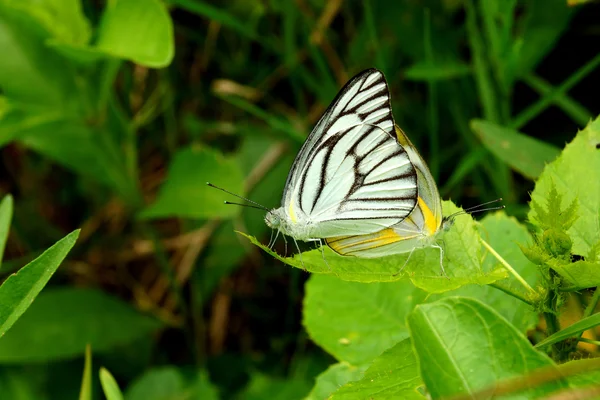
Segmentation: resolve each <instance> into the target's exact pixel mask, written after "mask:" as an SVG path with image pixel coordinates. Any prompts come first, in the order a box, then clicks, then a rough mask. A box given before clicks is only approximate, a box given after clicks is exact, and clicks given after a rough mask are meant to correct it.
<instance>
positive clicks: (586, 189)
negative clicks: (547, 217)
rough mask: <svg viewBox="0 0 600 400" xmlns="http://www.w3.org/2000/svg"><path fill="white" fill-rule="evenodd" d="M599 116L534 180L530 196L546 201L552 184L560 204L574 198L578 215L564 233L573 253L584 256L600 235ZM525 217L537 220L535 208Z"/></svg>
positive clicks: (569, 201) (540, 202)
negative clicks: (569, 239)
mask: <svg viewBox="0 0 600 400" xmlns="http://www.w3.org/2000/svg"><path fill="white" fill-rule="evenodd" d="M598 143H600V118H599V119H596V120H595V121H593V122H591V123H590V124H588V126H587V127H586V128H585V129H584V130H583V131H580V132H579V133H578V134H577V136H576V137H575V139H574V140H573V141H572V142H571V143H569V144H568V145H567V146H566V147H565V149H564V150H563V152H562V153H561V155H560V156H559V157H558V158H557V159H556V160H555V161H554V162H552V163H551V164H548V165H547V166H546V168H545V169H544V172H543V173H542V175H541V176H540V178H539V180H538V181H537V182H536V185H535V189H534V191H533V193H532V194H531V199H532V201H533V202H535V203H537V204H546V202H547V195H548V193H550V190H551V187H552V186H553V185H554V186H555V187H556V190H557V192H558V194H559V195H560V197H561V198H562V204H563V207H564V205H570V204H572V203H573V201H575V200H577V203H578V204H579V207H578V212H577V214H578V216H579V218H577V219H576V220H575V221H574V223H573V225H572V226H571V227H570V228H569V230H568V231H567V233H568V234H569V236H570V237H571V239H572V240H573V250H572V252H573V253H574V254H578V255H582V256H585V255H587V254H589V252H590V250H591V248H592V247H593V245H594V244H595V243H596V242H597V241H598V238H599V237H600V219H599V218H600V217H599V216H600V213H599V211H600V151H599V150H598V149H597V148H596V144H598ZM529 219H530V220H536V219H538V213H537V211H536V209H532V210H531V211H530V212H529Z"/></svg>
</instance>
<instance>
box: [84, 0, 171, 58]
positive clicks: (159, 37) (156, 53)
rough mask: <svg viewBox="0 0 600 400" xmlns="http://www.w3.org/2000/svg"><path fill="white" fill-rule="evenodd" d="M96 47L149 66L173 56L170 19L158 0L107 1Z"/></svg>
mask: <svg viewBox="0 0 600 400" xmlns="http://www.w3.org/2000/svg"><path fill="white" fill-rule="evenodd" d="M96 46H97V48H98V49H99V50H101V51H104V52H106V53H107V54H111V55H113V56H115V57H119V58H124V59H127V60H131V61H133V62H135V63H137V64H140V65H145V66H147V67H152V68H163V67H166V66H168V65H169V64H170V63H171V61H172V60H173V56H174V53H175V43H174V39H173V22H172V21H171V17H170V16H169V13H168V11H167V9H166V7H165V5H164V4H163V3H162V2H161V1H158V0H146V1H143V2H140V1H138V0H115V1H111V2H109V3H108V4H107V6H106V10H105V11H104V15H103V16H102V23H101V25H100V30H99V32H98V41H97V44H96Z"/></svg>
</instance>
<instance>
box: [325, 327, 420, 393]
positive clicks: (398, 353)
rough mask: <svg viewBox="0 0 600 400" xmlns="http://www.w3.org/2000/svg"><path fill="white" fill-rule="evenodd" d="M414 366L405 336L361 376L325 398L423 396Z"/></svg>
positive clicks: (414, 359) (412, 355) (413, 357)
mask: <svg viewBox="0 0 600 400" xmlns="http://www.w3.org/2000/svg"><path fill="white" fill-rule="evenodd" d="M418 368H419V366H418V365H417V358H416V357H415V353H414V350H413V348H412V344H411V342H410V339H408V338H406V339H404V340H403V341H401V342H400V343H398V344H397V345H395V346H394V347H392V348H391V349H389V350H387V351H386V352H384V353H383V354H382V355H381V356H379V357H377V358H376V359H375V360H374V361H373V363H372V364H371V365H370V366H369V369H367V371H366V372H365V374H364V376H363V378H362V379H360V380H358V381H354V382H349V383H347V384H345V385H344V386H342V387H341V388H340V389H339V390H338V391H336V392H335V393H333V394H332V395H331V397H329V399H332V400H336V399H339V400H342V399H343V400H353V399H356V400H359V399H374V398H377V399H380V400H384V399H390V400H391V399H406V400H411V399H415V400H419V399H426V398H427V397H425V396H424V395H422V394H420V393H419V392H418V390H417V389H418V388H419V387H421V386H423V381H422V380H421V377H420V376H419V369H418Z"/></svg>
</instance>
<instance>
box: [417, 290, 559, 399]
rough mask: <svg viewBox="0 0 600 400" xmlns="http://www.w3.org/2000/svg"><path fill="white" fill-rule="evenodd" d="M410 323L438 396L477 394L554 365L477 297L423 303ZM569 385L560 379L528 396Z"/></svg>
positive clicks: (429, 384)
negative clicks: (498, 382)
mask: <svg viewBox="0 0 600 400" xmlns="http://www.w3.org/2000/svg"><path fill="white" fill-rule="evenodd" d="M408 325H409V328H410V332H411V338H412V340H413V343H414V347H415V351H416V354H417V357H418V359H419V366H420V369H421V376H422V377H423V381H424V382H425V385H426V386H427V389H428V391H429V393H430V395H431V397H432V398H440V397H444V396H452V395H458V394H463V395H472V394H473V393H475V392H476V391H478V390H480V389H483V388H485V387H487V386H489V385H492V384H494V383H495V382H497V381H499V380H502V379H506V378H509V377H513V376H515V375H523V374H526V373H527V372H529V371H531V370H533V369H535V368H540V367H544V366H547V367H550V368H551V367H553V366H554V363H553V362H552V360H550V358H548V357H547V356H546V355H544V354H542V353H540V352H538V351H536V350H535V349H533V347H532V346H531V344H530V343H529V341H528V340H527V338H526V337H525V336H524V335H523V334H522V333H520V332H519V331H517V330H516V329H515V327H514V326H512V325H510V324H509V323H508V322H507V321H506V320H505V319H504V318H502V317H501V316H500V315H498V314H497V313H496V312H495V311H494V310H493V309H492V308H490V307H488V306H486V305H484V304H482V303H480V302H478V301H476V300H474V299H469V298H462V297H449V298H446V299H443V300H439V301H436V302H434V303H429V304H422V305H419V306H417V307H416V308H415V310H414V311H413V312H412V313H411V314H410V315H409V317H408ZM473 349H476V350H477V351H471V350H473ZM565 386H566V385H565V383H564V382H560V381H558V382H553V383H549V384H547V385H545V386H540V387H536V388H531V389H529V390H528V391H527V392H526V393H524V394H523V396H525V397H523V398H528V399H532V398H538V397H539V396H540V395H543V394H547V393H549V392H550V391H552V390H556V389H558V388H562V387H565Z"/></svg>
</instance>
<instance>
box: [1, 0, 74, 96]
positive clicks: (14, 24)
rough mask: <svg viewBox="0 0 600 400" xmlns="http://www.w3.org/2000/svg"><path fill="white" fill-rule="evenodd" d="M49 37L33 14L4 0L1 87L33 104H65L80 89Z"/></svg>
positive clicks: (2, 10) (7, 94)
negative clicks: (50, 46)
mask: <svg viewBox="0 0 600 400" xmlns="http://www.w3.org/2000/svg"><path fill="white" fill-rule="evenodd" d="M47 38H48V35H47V33H45V32H43V31H42V29H41V28H40V27H39V26H38V23H37V21H35V20H34V19H33V18H31V16H29V15H27V14H26V13H23V12H22V11H21V10H17V9H13V8H11V7H10V6H8V5H6V4H4V2H0V48H1V49H2V59H3V60H10V62H2V63H0V87H1V88H2V92H3V94H4V95H6V96H7V97H9V98H11V99H12V100H15V101H20V102H24V103H31V104H45V105H62V104H63V103H64V102H66V100H67V95H69V96H70V97H71V99H75V98H77V96H74V94H75V93H76V91H75V90H74V87H73V81H72V80H71V76H70V75H69V74H66V73H65V71H67V70H68V66H67V64H66V63H65V60H64V59H62V58H61V57H59V56H58V55H56V54H55V53H54V52H52V51H50V50H49V49H48V48H47V47H46V46H45V44H44V41H45V40H46V39H47Z"/></svg>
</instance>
